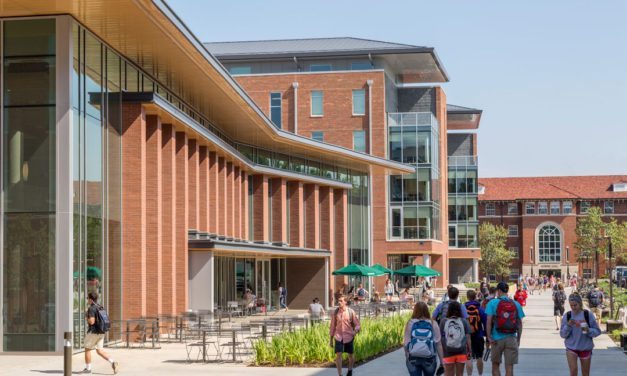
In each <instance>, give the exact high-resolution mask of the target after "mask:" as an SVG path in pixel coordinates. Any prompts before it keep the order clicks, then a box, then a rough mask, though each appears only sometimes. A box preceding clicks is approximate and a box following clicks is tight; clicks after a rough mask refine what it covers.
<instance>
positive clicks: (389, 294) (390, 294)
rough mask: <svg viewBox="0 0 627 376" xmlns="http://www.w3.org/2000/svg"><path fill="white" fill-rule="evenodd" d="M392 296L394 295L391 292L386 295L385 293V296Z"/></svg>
mask: <svg viewBox="0 0 627 376" xmlns="http://www.w3.org/2000/svg"><path fill="white" fill-rule="evenodd" d="M392 295H394V293H393V292H386V293H385V296H392Z"/></svg>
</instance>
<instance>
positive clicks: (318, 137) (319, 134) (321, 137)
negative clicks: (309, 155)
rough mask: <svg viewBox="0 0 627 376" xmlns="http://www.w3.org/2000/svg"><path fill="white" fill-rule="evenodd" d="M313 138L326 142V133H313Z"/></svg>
mask: <svg viewBox="0 0 627 376" xmlns="http://www.w3.org/2000/svg"><path fill="white" fill-rule="evenodd" d="M311 138H312V139H313V140H316V141H319V142H324V132H322V131H312V132H311Z"/></svg>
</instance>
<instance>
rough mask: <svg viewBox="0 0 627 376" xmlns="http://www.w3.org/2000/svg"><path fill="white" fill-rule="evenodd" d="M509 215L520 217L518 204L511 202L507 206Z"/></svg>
mask: <svg viewBox="0 0 627 376" xmlns="http://www.w3.org/2000/svg"><path fill="white" fill-rule="evenodd" d="M512 208H513V209H512ZM507 215H518V203H516V202H509V203H508V204H507Z"/></svg>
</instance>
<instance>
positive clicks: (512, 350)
mask: <svg viewBox="0 0 627 376" xmlns="http://www.w3.org/2000/svg"><path fill="white" fill-rule="evenodd" d="M508 291H509V285H508V284H507V283H505V282H499V284H498V285H497V286H496V298H495V299H492V300H491V301H490V303H488V305H487V307H486V312H485V313H486V315H488V320H487V325H486V334H487V337H488V342H489V343H490V348H491V351H492V376H501V370H500V369H499V367H500V365H501V362H502V360H503V357H504V358H505V375H506V376H513V375H514V365H515V364H518V348H519V347H520V338H521V336H522V330H523V327H522V319H523V317H525V313H524V312H523V310H522V307H521V306H520V304H519V303H518V302H517V301H514V300H512V299H511V298H510V297H509V296H507V292H508ZM505 303H512V304H514V305H515V310H514V311H515V315H516V317H515V322H516V328H514V329H515V332H513V333H507V332H502V331H500V330H499V329H497V326H498V322H499V321H502V319H503V317H499V316H498V314H499V312H500V313H501V316H505V315H504V314H507V317H511V318H513V317H514V316H509V312H508V311H505V310H504V309H499V304H505ZM513 314H514V313H513Z"/></svg>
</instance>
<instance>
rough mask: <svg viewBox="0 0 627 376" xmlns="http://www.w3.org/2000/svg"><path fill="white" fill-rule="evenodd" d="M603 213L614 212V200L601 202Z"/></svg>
mask: <svg viewBox="0 0 627 376" xmlns="http://www.w3.org/2000/svg"><path fill="white" fill-rule="evenodd" d="M603 213H605V214H614V201H605V202H604V203H603Z"/></svg>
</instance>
